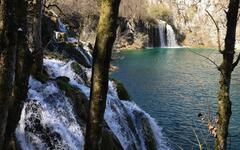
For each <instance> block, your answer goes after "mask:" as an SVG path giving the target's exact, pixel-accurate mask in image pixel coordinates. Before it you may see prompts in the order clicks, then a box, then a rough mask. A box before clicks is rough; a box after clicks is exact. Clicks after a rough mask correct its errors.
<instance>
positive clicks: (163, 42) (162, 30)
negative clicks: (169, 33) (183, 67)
mask: <svg viewBox="0 0 240 150" xmlns="http://www.w3.org/2000/svg"><path fill="white" fill-rule="evenodd" d="M158 30H159V40H160V47H166V22H164V21H159V24H158Z"/></svg>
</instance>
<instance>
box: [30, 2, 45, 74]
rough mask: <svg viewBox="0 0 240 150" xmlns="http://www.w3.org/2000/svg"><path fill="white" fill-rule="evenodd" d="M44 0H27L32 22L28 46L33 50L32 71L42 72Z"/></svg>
mask: <svg viewBox="0 0 240 150" xmlns="http://www.w3.org/2000/svg"><path fill="white" fill-rule="evenodd" d="M44 2H45V0H29V19H30V23H32V26H31V27H32V28H30V31H31V32H29V33H30V35H29V37H30V39H29V41H30V43H29V48H30V49H32V50H33V59H34V64H33V73H34V74H39V73H42V69H43V49H42V36H41V34H42V15H43V4H44ZM31 14H32V16H31V17H30V15H31Z"/></svg>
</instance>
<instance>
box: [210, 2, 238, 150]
mask: <svg viewBox="0 0 240 150" xmlns="http://www.w3.org/2000/svg"><path fill="white" fill-rule="evenodd" d="M238 7H239V0H230V2H229V6H228V12H227V34H226V37H225V48H224V51H223V53H222V54H223V61H222V64H221V66H220V68H219V70H220V71H221V74H220V80H219V84H220V89H219V94H218V126H217V139H216V144H215V149H216V150H226V149H227V137H228V126H229V120H230V117H231V100H230V84H231V74H232V71H233V69H234V67H235V66H233V64H234V63H233V61H234V53H235V51H234V49H235V40H236V27H237V16H238Z"/></svg>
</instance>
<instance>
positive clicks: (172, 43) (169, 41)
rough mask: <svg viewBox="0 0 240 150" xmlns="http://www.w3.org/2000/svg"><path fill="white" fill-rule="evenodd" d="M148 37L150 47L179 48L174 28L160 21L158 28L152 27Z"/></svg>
mask: <svg viewBox="0 0 240 150" xmlns="http://www.w3.org/2000/svg"><path fill="white" fill-rule="evenodd" d="M148 36H149V42H148V43H149V44H148V47H178V44H177V40H176V35H175V33H174V30H173V28H172V26H171V25H169V24H167V23H166V22H165V21H162V20H160V21H158V25H157V26H152V27H151V28H150V31H148Z"/></svg>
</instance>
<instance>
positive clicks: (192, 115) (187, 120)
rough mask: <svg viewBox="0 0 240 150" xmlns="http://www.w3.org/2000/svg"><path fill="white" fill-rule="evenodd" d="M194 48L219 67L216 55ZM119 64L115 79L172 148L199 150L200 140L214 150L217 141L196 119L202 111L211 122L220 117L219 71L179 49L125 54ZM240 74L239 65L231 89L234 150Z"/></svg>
mask: <svg viewBox="0 0 240 150" xmlns="http://www.w3.org/2000/svg"><path fill="white" fill-rule="evenodd" d="M192 50H193V51H195V52H198V53H200V54H202V55H205V56H208V57H209V58H211V59H212V60H214V61H215V62H216V63H218V64H220V61H221V55H220V54H218V53H217V51H215V50H208V49H192ZM114 64H115V65H117V66H118V67H119V68H120V69H119V70H118V71H117V72H115V73H113V74H112V76H113V77H115V78H116V79H118V80H120V81H121V82H123V83H124V85H125V86H126V88H127V90H128V91H129V93H130V95H131V98H132V100H133V101H135V102H136V103H137V104H138V105H139V106H140V107H141V108H143V109H144V110H145V111H146V112H148V113H149V114H150V115H151V116H152V117H154V118H155V119H156V121H157V122H158V124H159V126H160V127H162V132H163V134H164V136H165V137H166V139H165V140H167V142H168V143H169V145H170V146H171V147H172V149H180V147H181V148H183V149H184V150H185V149H186V150H189V149H197V145H198V142H197V138H198V139H199V141H200V143H201V144H203V145H204V147H205V148H206V147H208V148H209V149H213V147H212V145H213V141H214V138H213V137H212V136H211V135H210V134H209V132H208V131H207V124H206V123H204V122H203V121H201V119H200V118H198V116H197V114H198V113H199V112H201V113H205V114H206V115H207V114H210V117H211V118H214V117H215V115H216V97H217V91H218V79H219V72H218V71H217V69H216V67H215V66H214V65H213V64H212V63H210V62H209V61H208V60H206V59H205V58H202V57H200V56H198V55H196V54H194V53H193V52H191V51H190V49H184V48H181V49H180V48H179V49H146V50H139V51H129V52H123V53H121V59H120V60H118V61H116V62H114ZM239 73H240V67H237V68H236V70H235V72H234V74H233V79H232V87H231V98H232V103H233V108H232V109H233V110H232V111H233V114H232V118H231V124H230V136H232V137H231V138H229V143H230V144H229V149H231V150H239V149H240V134H239V133H240V74H239ZM209 112H210V113H209ZM207 116H209V115H207ZM196 136H197V138H196ZM210 145H211V146H210Z"/></svg>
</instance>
